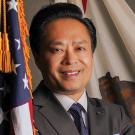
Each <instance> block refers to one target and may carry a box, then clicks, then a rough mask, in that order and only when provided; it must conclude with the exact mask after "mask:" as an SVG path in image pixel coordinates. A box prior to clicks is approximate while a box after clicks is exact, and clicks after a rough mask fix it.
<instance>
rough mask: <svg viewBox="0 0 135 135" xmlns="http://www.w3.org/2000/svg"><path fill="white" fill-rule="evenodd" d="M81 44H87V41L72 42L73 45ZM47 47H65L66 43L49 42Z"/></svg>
mask: <svg viewBox="0 0 135 135" xmlns="http://www.w3.org/2000/svg"><path fill="white" fill-rule="evenodd" d="M83 43H88V41H87V40H80V41H79V40H78V41H73V43H72V44H73V45H78V44H83ZM48 45H49V46H52V45H56V46H57V45H66V43H64V42H63V41H56V40H54V41H50V42H49V43H48Z"/></svg>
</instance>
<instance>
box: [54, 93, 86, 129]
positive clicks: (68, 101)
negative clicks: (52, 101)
mask: <svg viewBox="0 0 135 135" xmlns="http://www.w3.org/2000/svg"><path fill="white" fill-rule="evenodd" d="M54 96H55V97H56V98H57V99H58V100H59V102H60V103H61V105H62V106H63V107H64V108H65V110H66V111H67V112H68V110H69V108H70V107H71V106H72V104H74V103H79V104H81V105H82V106H83V108H84V109H85V111H86V112H85V111H82V117H83V120H84V124H85V125H86V126H87V95H86V92H85V91H84V93H83V94H82V96H81V97H80V99H79V100H78V101H74V100H73V99H72V98H70V97H68V96H66V95H61V94H58V93H54ZM68 113H69V112H68ZM69 115H70V116H71V118H72V119H73V117H72V115H71V114H70V113H69ZM73 120H74V119H73Z"/></svg>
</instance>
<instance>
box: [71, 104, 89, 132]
mask: <svg viewBox="0 0 135 135" xmlns="http://www.w3.org/2000/svg"><path fill="white" fill-rule="evenodd" d="M83 109H84V108H83V107H82V106H81V105H80V104H79V103H76V104H75V103H74V104H73V105H72V106H71V107H70V109H69V112H70V113H71V115H72V116H73V118H74V123H75V125H76V127H77V129H78V131H79V133H80V135H88V129H87V128H86V126H85V124H84V121H83V118H82V113H81V111H82V110H83Z"/></svg>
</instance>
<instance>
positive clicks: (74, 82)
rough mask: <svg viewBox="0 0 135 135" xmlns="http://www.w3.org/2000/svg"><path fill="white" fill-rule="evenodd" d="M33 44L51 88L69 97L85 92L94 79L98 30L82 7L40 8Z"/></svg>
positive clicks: (33, 26) (39, 63)
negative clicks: (84, 13)
mask: <svg viewBox="0 0 135 135" xmlns="http://www.w3.org/2000/svg"><path fill="white" fill-rule="evenodd" d="M30 45H31V49H32V52H33V54H34V57H35V61H36V64H37V66H38V67H39V69H40V70H41V72H42V75H43V77H44V80H45V83H46V85H47V86H48V87H49V88H50V89H53V90H55V91H56V92H59V93H63V94H69V95H70V94H74V93H77V92H82V91H83V89H84V87H85V86H86V84H87V82H88V80H89V77H90V76H91V69H92V53H93V52H94V50H95V48H96V30H95V27H94V25H93V23H92V22H91V21H90V20H89V19H87V18H83V16H82V12H81V10H80V8H78V7H77V6H75V5H73V4H68V3H57V4H54V5H50V6H48V7H45V8H43V9H41V10H40V11H39V12H38V13H37V14H36V16H35V17H34V18H33V21H32V24H31V27H30Z"/></svg>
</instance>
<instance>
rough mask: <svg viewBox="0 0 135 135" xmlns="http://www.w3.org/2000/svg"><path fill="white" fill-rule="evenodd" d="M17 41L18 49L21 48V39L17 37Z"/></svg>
mask: <svg viewBox="0 0 135 135" xmlns="http://www.w3.org/2000/svg"><path fill="white" fill-rule="evenodd" d="M15 41H16V42H17V44H18V48H17V50H20V49H21V43H20V39H15Z"/></svg>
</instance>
